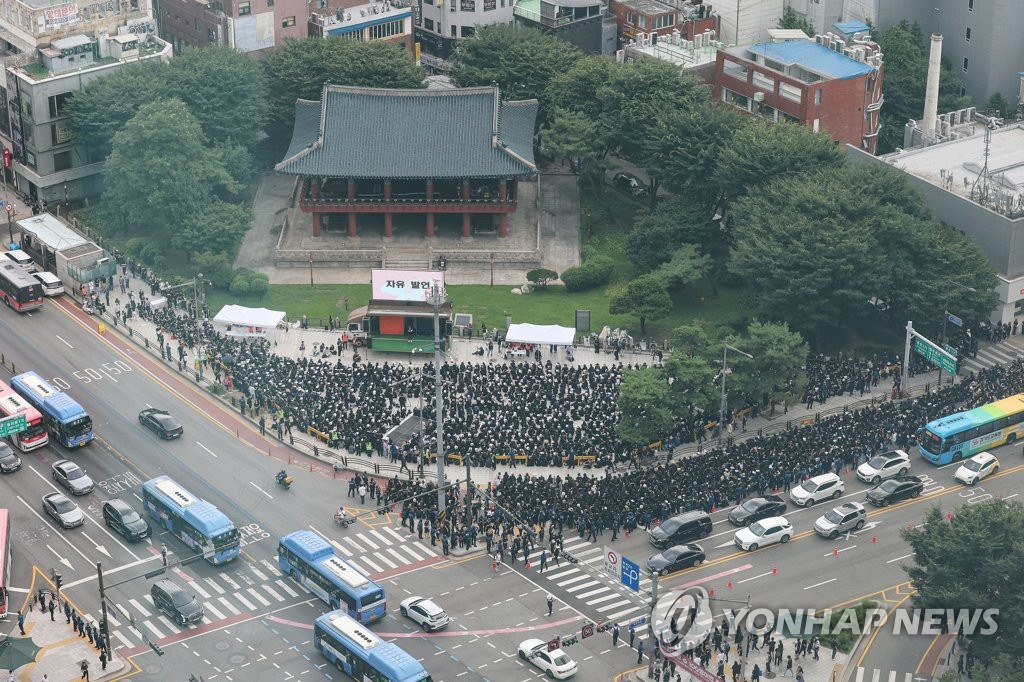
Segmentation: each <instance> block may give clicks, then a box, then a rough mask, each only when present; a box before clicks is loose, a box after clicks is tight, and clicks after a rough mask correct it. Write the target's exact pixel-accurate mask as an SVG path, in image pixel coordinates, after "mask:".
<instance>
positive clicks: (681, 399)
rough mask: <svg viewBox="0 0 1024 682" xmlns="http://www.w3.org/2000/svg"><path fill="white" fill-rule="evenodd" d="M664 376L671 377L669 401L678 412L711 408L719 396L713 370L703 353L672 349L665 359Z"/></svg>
mask: <svg viewBox="0 0 1024 682" xmlns="http://www.w3.org/2000/svg"><path fill="white" fill-rule="evenodd" d="M664 371H665V376H666V377H667V378H669V379H671V380H672V383H671V384H670V385H669V396H668V397H669V400H670V401H671V405H672V407H673V409H674V410H675V411H676V412H677V413H683V412H685V411H686V410H688V409H692V408H693V407H698V408H711V407H713V406H714V405H716V404H717V401H718V398H719V391H718V386H717V385H716V384H715V369H714V368H713V367H712V366H711V365H710V364H708V360H707V358H706V357H704V356H703V355H689V354H688V353H677V352H673V353H672V354H671V355H668V356H667V357H666V358H665V370H664Z"/></svg>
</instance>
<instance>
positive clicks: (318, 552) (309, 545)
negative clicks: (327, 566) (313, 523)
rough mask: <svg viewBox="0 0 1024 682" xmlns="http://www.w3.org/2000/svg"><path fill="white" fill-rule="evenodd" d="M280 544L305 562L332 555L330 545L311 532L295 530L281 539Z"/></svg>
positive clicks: (332, 549)
mask: <svg viewBox="0 0 1024 682" xmlns="http://www.w3.org/2000/svg"><path fill="white" fill-rule="evenodd" d="M281 542H282V543H283V544H284V545H285V546H287V547H288V549H290V550H292V551H293V552H295V553H296V554H299V555H300V556H302V558H303V559H305V560H306V561H310V562H314V561H316V560H317V559H323V558H326V557H329V556H333V555H334V548H333V547H331V543H329V542H327V541H326V540H324V539H323V538H322V537H320V536H319V535H317V534H316V533H314V532H313V531H311V530H297V531H295V532H294V533H289V534H288V535H285V536H284V537H283V538H281Z"/></svg>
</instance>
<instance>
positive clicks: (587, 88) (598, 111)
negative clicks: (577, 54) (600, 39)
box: [544, 55, 619, 153]
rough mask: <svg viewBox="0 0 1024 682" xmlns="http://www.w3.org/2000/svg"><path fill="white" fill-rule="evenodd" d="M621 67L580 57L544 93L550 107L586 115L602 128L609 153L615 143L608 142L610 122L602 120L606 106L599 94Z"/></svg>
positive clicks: (595, 57)
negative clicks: (607, 125)
mask: <svg viewBox="0 0 1024 682" xmlns="http://www.w3.org/2000/svg"><path fill="white" fill-rule="evenodd" d="M618 67H619V64H618V62H616V61H615V60H614V59H608V58H607V57H605V56H603V55H588V56H586V57H581V58H580V59H578V60H577V61H576V62H575V63H574V64H573V65H572V66H571V67H569V68H568V69H567V70H565V71H562V72H559V73H556V74H554V76H552V78H551V80H550V82H549V83H548V86H547V90H546V91H545V93H544V102H545V103H546V106H547V107H549V108H551V109H555V108H561V109H566V110H569V111H574V112H577V113H580V114H583V115H584V116H586V117H587V118H588V119H589V120H590V121H592V122H593V123H594V124H595V125H597V126H599V127H600V129H601V137H602V140H601V141H602V143H604V144H607V145H609V149H610V148H611V145H613V143H614V141H613V140H609V139H607V138H608V131H607V130H606V123H607V122H606V121H604V120H603V118H604V106H603V102H602V100H601V98H600V97H599V96H598V92H600V90H601V88H603V87H605V85H606V84H607V83H608V80H609V79H610V78H611V74H612V71H614V70H615V69H617V68H618ZM605 153H607V150H606V152H605Z"/></svg>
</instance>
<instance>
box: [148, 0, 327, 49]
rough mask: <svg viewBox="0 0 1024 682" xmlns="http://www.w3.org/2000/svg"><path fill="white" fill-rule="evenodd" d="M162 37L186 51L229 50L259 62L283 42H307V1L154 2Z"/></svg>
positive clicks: (163, 0)
mask: <svg viewBox="0 0 1024 682" xmlns="http://www.w3.org/2000/svg"><path fill="white" fill-rule="evenodd" d="M154 7H155V12H154V13H155V14H156V17H155V18H156V22H157V27H158V30H159V32H160V37H161V38H163V39H164V40H166V41H167V42H169V43H170V44H171V45H173V46H174V51H175V52H176V53H180V52H181V51H182V50H183V49H185V48H186V47H210V46H215V45H227V46H230V47H233V48H235V49H236V50H240V51H242V52H246V53H249V54H250V55H251V56H254V57H259V56H262V55H263V54H265V53H266V52H267V51H268V50H271V49H273V48H274V47H277V46H278V45H280V44H281V43H283V42H284V40H285V38H305V37H306V35H307V33H306V27H307V23H308V22H307V17H308V11H309V10H308V8H307V4H306V0H212V2H210V1H206V0H155V4H154Z"/></svg>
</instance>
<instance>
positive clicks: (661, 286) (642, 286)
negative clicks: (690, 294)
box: [608, 275, 672, 334]
mask: <svg viewBox="0 0 1024 682" xmlns="http://www.w3.org/2000/svg"><path fill="white" fill-rule="evenodd" d="M608 311H609V312H610V313H611V314H612V315H621V314H623V313H628V314H630V315H635V316H637V317H638V318H640V333H641V334H646V333H647V319H648V318H650V317H665V316H666V315H668V314H669V313H671V312H672V298H671V297H670V296H669V295H668V289H667V288H666V287H665V282H664V281H663V280H662V279H661V278H660V277H658V276H656V275H643V276H641V277H638V278H636V279H634V280H632V281H631V282H629V283H628V284H626V286H625V288H623V289H622V290H621V291H619V292H616V293H615V294H613V295H612V296H611V300H610V301H609V305H608Z"/></svg>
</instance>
